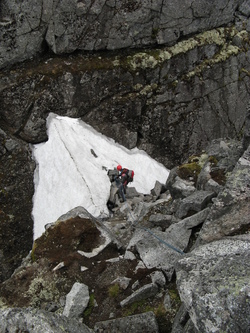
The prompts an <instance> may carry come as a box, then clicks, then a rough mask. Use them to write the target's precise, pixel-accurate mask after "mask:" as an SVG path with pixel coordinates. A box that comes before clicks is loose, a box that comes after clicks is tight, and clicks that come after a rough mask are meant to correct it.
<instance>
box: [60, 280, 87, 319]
mask: <svg viewBox="0 0 250 333" xmlns="http://www.w3.org/2000/svg"><path fill="white" fill-rule="evenodd" d="M88 302H89V288H88V286H86V285H85V284H83V283H79V282H76V283H74V285H73V287H72V289H71V291H70V292H69V293H68V294H67V296H66V304H65V307H64V310H63V315H64V316H66V317H69V318H79V317H80V316H81V314H82V313H83V311H84V310H85V309H86V307H87V306H88Z"/></svg>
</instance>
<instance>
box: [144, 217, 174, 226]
mask: <svg viewBox="0 0 250 333" xmlns="http://www.w3.org/2000/svg"><path fill="white" fill-rule="evenodd" d="M172 219H173V216H172V215H164V214H154V215H150V217H149V222H150V223H152V225H153V226H159V227H161V228H164V229H166V228H168V227H169V226H170V225H171V222H172Z"/></svg>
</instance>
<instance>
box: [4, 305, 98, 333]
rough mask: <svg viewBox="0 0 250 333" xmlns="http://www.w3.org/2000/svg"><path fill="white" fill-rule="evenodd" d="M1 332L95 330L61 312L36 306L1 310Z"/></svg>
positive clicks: (79, 332) (81, 332)
mask: <svg viewBox="0 0 250 333" xmlns="http://www.w3.org/2000/svg"><path fill="white" fill-rule="evenodd" d="M0 332H1V333H7V332H29V333H37V332H39V333H63V332H68V333H92V332H93V330H92V329H90V328H89V327H87V326H86V325H84V324H80V323H79V321H78V320H76V319H69V318H66V317H64V316H61V315H59V314H55V313H51V312H47V311H42V310H38V309H35V308H12V309H11V308H8V309H4V310H0Z"/></svg>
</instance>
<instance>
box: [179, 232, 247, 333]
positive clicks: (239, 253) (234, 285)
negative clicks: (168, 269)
mask: <svg viewBox="0 0 250 333" xmlns="http://www.w3.org/2000/svg"><path fill="white" fill-rule="evenodd" d="M249 251H250V237H249V235H248V236H245V237H242V238H240V236H239V237H235V238H227V239H223V240H220V241H215V242H212V243H209V244H206V245H203V246H200V247H198V248H196V249H195V250H193V251H192V252H191V253H190V254H188V255H186V256H185V257H184V258H183V259H181V260H179V262H178V263H177V265H176V266H175V267H176V274H177V287H178V290H179V293H180V297H181V300H182V301H183V302H184V304H185V307H186V309H187V310H188V312H189V315H190V317H191V319H192V322H193V324H194V325H195V327H196V329H197V330H198V331H199V332H206V333H212V332H223V331H225V332H232V333H233V332H236V333H242V332H248V330H249V322H250V278H249V276H250V263H249Z"/></svg>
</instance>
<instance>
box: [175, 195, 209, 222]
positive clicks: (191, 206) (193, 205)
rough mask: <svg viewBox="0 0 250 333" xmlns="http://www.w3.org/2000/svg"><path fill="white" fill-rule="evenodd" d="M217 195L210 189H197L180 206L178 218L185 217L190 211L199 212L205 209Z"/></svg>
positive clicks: (177, 213)
mask: <svg viewBox="0 0 250 333" xmlns="http://www.w3.org/2000/svg"><path fill="white" fill-rule="evenodd" d="M213 197H215V193H214V192H210V191H201V190H200V191H195V192H194V193H193V194H191V195H189V196H188V197H186V198H184V199H183V200H182V201H181V203H180V206H179V208H178V209H177V212H176V216H177V217H178V218H183V217H185V216H186V215H187V214H188V213H189V212H194V211H195V212H199V211H201V210H202V209H204V208H205V207H206V206H207V205H208V203H210V202H211V199H212V198H213Z"/></svg>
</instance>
